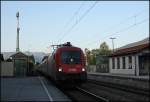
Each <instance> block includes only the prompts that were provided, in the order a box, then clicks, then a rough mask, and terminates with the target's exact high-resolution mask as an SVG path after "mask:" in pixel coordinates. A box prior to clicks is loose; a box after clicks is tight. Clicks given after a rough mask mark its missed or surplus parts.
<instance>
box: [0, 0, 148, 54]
mask: <svg viewBox="0 0 150 102" xmlns="http://www.w3.org/2000/svg"><path fill="white" fill-rule="evenodd" d="M17 11H19V13H20V17H19V22H20V25H19V26H20V50H21V51H32V52H45V53H50V52H51V51H52V48H51V47H50V45H52V44H60V43H65V42H71V43H72V44H73V45H74V46H77V47H80V48H82V49H83V50H84V49H85V48H88V49H90V50H91V49H96V48H99V47H100V44H101V43H102V42H104V41H105V42H106V43H107V44H108V46H109V47H110V49H112V42H111V39H110V37H115V38H116V39H115V40H114V46H115V48H119V47H121V46H124V45H126V44H129V43H132V42H136V41H139V40H142V39H144V38H146V37H149V1H98V2H97V1H1V51H2V52H12V51H15V50H16V36H17V30H16V29H17V18H16V12H17Z"/></svg>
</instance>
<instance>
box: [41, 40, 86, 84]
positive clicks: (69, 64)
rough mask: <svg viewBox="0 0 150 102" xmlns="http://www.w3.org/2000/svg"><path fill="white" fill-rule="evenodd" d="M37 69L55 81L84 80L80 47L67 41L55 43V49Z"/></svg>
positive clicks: (83, 63)
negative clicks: (60, 43) (59, 43)
mask: <svg viewBox="0 0 150 102" xmlns="http://www.w3.org/2000/svg"><path fill="white" fill-rule="evenodd" d="M39 70H40V71H42V72H43V73H44V74H45V75H47V76H50V77H51V78H53V79H54V80H55V81H66V80H67V81H69V80H70V81H77V82H85V81H86V79H87V73H86V69H85V56H84V53H83V51H82V50H81V48H78V47H74V46H72V45H71V44H70V43H69V42H67V43H66V44H62V45H57V49H56V50H54V52H53V53H52V54H51V56H48V58H47V59H45V60H44V61H43V63H42V64H41V65H40V66H39Z"/></svg>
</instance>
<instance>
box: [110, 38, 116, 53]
mask: <svg viewBox="0 0 150 102" xmlns="http://www.w3.org/2000/svg"><path fill="white" fill-rule="evenodd" d="M110 39H111V40H112V46H113V52H114V39H116V38H110Z"/></svg>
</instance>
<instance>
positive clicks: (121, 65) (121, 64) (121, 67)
mask: <svg viewBox="0 0 150 102" xmlns="http://www.w3.org/2000/svg"><path fill="white" fill-rule="evenodd" d="M119 60H120V69H123V63H122V56H121V57H120V59H119Z"/></svg>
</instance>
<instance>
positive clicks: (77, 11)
mask: <svg viewBox="0 0 150 102" xmlns="http://www.w3.org/2000/svg"><path fill="white" fill-rule="evenodd" d="M84 4H85V1H83V2H82V3H81V5H80V6H79V8H78V9H77V10H76V11H75V13H74V14H73V15H72V17H71V18H70V19H69V20H68V21H67V23H66V24H65V25H64V27H63V29H65V28H67V27H68V25H69V24H70V23H71V22H72V21H73V20H74V19H75V18H76V16H77V15H78V14H79V12H80V10H81V8H82V7H83V6H84ZM63 32H64V31H61V32H59V33H58V36H60V35H61V34H63Z"/></svg>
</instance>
